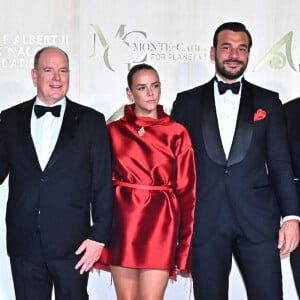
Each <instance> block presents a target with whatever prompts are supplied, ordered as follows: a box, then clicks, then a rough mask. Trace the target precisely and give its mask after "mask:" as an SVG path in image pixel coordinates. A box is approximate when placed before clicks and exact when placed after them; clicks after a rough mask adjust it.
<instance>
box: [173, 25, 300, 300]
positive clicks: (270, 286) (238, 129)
mask: <svg viewBox="0 0 300 300" xmlns="http://www.w3.org/2000/svg"><path fill="white" fill-rule="evenodd" d="M251 45H252V39H251V35H250V33H249V31H248V30H247V29H246V27H245V26H244V25H243V24H241V23H238V22H229V23H224V24H222V25H221V26H219V27H218V28H217V30H216V32H215V35H214V38H213V46H212V47H211V50H210V56H211V59H212V61H214V62H215V73H216V74H215V77H214V78H212V79H211V80H210V81H209V82H208V83H205V84H203V85H201V86H198V87H195V88H193V89H191V90H188V91H184V92H181V93H178V95H177V97H176V100H175V102H174V105H173V109H172V117H173V118H174V119H175V120H177V121H179V122H180V123H182V124H184V125H185V126H186V127H187V129H188V130H189V132H190V135H191V138H192V142H193V146H194V151H195V157H196V169H197V202H196V212H195V224H194V235H193V244H192V277H193V282H194V283H193V286H194V295H195V299H196V300H198V299H200V300H223V299H228V279H229V274H230V269H231V263H232V255H233V256H234V257H235V259H236V261H237V264H238V266H239V268H240V271H241V274H242V276H243V279H244V281H245V286H246V289H247V294H248V299H252V300H279V299H282V282H281V281H282V280H281V267H280V254H286V253H289V252H291V251H293V250H294V249H295V248H296V247H297V245H298V241H299V229H298V219H299V217H298V216H299V205H298V199H297V192H296V189H295V185H294V182H293V175H292V169H291V165H290V159H289V152H288V147H287V139H286V133H285V129H286V128H285V121H284V112H283V108H282V104H281V102H280V100H279V95H278V94H277V93H275V92H272V91H269V90H266V89H263V88H261V87H258V86H256V85H254V84H251V83H249V82H248V81H246V80H245V79H244V78H243V74H244V71H245V69H246V67H247V64H248V58H249V53H250V49H251ZM227 88H230V89H228V90H227ZM280 217H283V224H282V226H281V228H280Z"/></svg>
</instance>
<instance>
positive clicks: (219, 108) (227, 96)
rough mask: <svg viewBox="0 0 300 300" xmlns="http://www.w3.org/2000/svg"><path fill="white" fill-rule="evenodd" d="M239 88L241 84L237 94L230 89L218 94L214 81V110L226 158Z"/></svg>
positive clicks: (233, 124) (238, 98) (232, 130)
mask: <svg viewBox="0 0 300 300" xmlns="http://www.w3.org/2000/svg"><path fill="white" fill-rule="evenodd" d="M216 77H217V79H218V80H219V81H222V79H220V78H218V76H217V75H216ZM240 80H241V78H239V79H238V80H237V81H240ZM241 90H242V86H241V88H240V90H239V93H238V94H234V93H232V91H231V90H227V91H226V92H225V93H224V94H222V95H220V93H219V90H218V83H217V81H215V82H214V94H215V105H216V112H217V118H218V124H219V131H220V135H221V140H222V144H223V148H224V152H225V155H226V158H228V156H229V152H230V148H231V144H232V140H233V136H234V132H235V127H236V121H237V115H238V111H239V105H240V98H241Z"/></svg>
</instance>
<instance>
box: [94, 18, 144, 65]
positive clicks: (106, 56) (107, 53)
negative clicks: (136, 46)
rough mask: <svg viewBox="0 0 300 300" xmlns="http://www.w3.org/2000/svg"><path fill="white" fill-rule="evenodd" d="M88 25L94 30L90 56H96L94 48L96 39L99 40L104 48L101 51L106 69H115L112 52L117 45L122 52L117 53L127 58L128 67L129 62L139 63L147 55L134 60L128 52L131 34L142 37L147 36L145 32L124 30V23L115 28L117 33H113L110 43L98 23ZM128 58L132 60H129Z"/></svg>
mask: <svg viewBox="0 0 300 300" xmlns="http://www.w3.org/2000/svg"><path fill="white" fill-rule="evenodd" d="M90 26H91V27H92V28H93V30H94V36H93V51H92V54H91V55H90V57H96V53H97V51H96V48H97V41H98V42H100V45H101V46H102V47H103V49H104V53H103V60H104V63H105V65H106V67H107V68H108V69H110V70H111V71H115V69H114V66H113V65H114V62H113V60H114V59H113V57H114V56H113V54H114V48H115V47H117V48H118V49H119V50H120V49H121V50H122V53H121V54H119V55H121V56H122V55H123V58H124V60H125V61H126V60H127V63H128V68H130V64H131V63H140V62H143V61H145V60H146V59H147V56H143V57H142V58H138V60H135V59H134V58H131V56H132V54H131V53H130V52H131V50H130V39H131V37H132V36H134V37H135V38H136V37H137V36H139V37H142V39H146V38H147V34H146V32H144V31H139V30H134V31H130V32H127V33H126V31H125V27H126V24H121V25H120V27H119V29H118V30H117V33H116V35H115V38H114V40H113V41H111V42H110V43H108V42H107V39H106V38H105V36H104V34H103V32H102V30H101V29H100V27H99V25H97V24H90ZM129 60H132V61H131V62H130V61H129Z"/></svg>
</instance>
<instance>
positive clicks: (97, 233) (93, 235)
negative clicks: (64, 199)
mask: <svg viewBox="0 0 300 300" xmlns="http://www.w3.org/2000/svg"><path fill="white" fill-rule="evenodd" d="M94 125H95V126H94V127H93V128H92V129H91V130H92V140H93V142H92V147H91V162H90V163H91V172H92V186H93V191H92V201H91V213H92V221H93V226H92V227H91V230H90V236H89V238H90V239H92V240H95V241H98V242H102V243H105V244H107V243H108V242H109V237H110V230H111V223H112V212H113V203H114V200H113V199H114V197H113V187H112V179H111V154H110V143H109V137H108V132H107V128H106V124H105V120H104V117H103V116H102V115H101V117H100V120H99V119H98V122H97V123H96V124H94Z"/></svg>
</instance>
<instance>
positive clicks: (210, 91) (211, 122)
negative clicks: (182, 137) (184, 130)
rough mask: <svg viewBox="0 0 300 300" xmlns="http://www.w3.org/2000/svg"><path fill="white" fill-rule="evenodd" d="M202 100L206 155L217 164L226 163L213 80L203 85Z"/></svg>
mask: <svg viewBox="0 0 300 300" xmlns="http://www.w3.org/2000/svg"><path fill="white" fill-rule="evenodd" d="M201 101H202V118H201V120H202V133H203V139H204V144H205V148H206V151H207V153H208V156H209V157H210V158H211V159H212V160H213V161H215V162H216V163H218V164H221V165H224V164H226V156H225V152H224V149H223V145H222V141H221V136H220V131H219V125H218V119H217V113H216V106H215V101H214V86H213V80H211V81H210V82H208V83H207V84H206V85H204V86H203V93H202V95H201Z"/></svg>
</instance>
